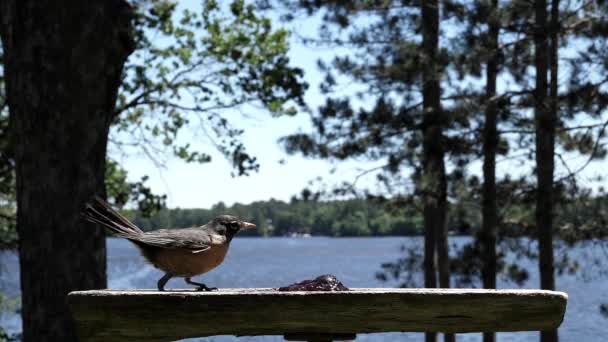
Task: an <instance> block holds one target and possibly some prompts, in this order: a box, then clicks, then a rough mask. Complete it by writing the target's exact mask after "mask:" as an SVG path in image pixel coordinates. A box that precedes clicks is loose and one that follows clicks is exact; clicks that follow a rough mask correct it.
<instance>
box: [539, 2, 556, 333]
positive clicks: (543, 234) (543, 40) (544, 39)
mask: <svg viewBox="0 0 608 342" xmlns="http://www.w3.org/2000/svg"><path fill="white" fill-rule="evenodd" d="M534 4H535V29H534V48H535V67H536V89H535V107H534V118H535V120H534V121H535V129H536V179H537V193H536V227H537V229H538V250H539V268H540V286H541V288H543V289H549V290H553V289H555V278H554V270H553V172H554V167H555V165H554V159H553V156H554V151H555V125H556V113H555V112H554V111H553V110H552V109H553V108H551V104H550V102H551V101H550V99H549V98H548V97H547V91H548V84H547V71H548V57H549V56H548V54H547V53H548V51H549V44H548V32H549V30H548V28H549V26H548V25H547V14H548V13H547V1H546V0H535V3H534ZM555 48H557V46H555ZM555 63H557V60H556V61H555ZM541 341H542V342H555V341H557V331H556V330H552V331H542V332H541Z"/></svg>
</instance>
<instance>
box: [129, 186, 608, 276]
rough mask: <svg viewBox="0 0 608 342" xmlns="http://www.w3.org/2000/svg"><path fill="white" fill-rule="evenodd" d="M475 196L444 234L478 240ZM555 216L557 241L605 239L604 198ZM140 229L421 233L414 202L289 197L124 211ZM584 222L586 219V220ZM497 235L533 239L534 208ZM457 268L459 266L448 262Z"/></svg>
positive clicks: (456, 211) (571, 205)
mask: <svg viewBox="0 0 608 342" xmlns="http://www.w3.org/2000/svg"><path fill="white" fill-rule="evenodd" d="M472 201H474V198H460V199H458V202H454V203H452V205H450V213H449V221H448V231H449V232H450V233H451V234H455V235H471V236H477V235H478V234H480V233H481V232H482V215H481V213H480V212H479V210H478V208H476V207H474V206H471V205H468V204H469V203H471V202H472ZM558 212H559V214H558V215H557V217H556V231H557V237H558V238H560V239H561V240H562V241H564V242H566V243H570V244H574V243H576V242H578V241H580V240H581V239H588V240H592V239H598V238H604V237H606V236H607V235H608V229H606V227H608V222H604V221H602V220H597V219H595V218H596V217H608V196H607V195H605V194H599V195H595V196H580V195H578V196H576V198H572V199H571V200H569V201H564V202H562V203H560V204H559V207H558ZM124 213H125V215H127V216H128V217H129V218H130V219H131V220H132V221H133V222H134V223H135V224H136V225H138V226H139V227H141V228H142V229H143V230H154V229H161V228H183V227H193V226H200V225H203V224H205V223H207V222H208V221H209V220H211V219H213V218H214V217H215V216H217V215H221V214H231V215H236V216H238V217H240V218H242V219H244V220H247V221H250V222H253V223H255V224H256V225H257V229H256V230H255V231H248V232H243V233H242V234H247V235H250V236H286V235H291V234H311V235H312V236H333V237H340V236H412V235H423V234H424V224H423V223H424V217H423V213H422V211H421V210H420V208H419V207H418V206H417V205H415V204H414V203H410V204H406V205H402V204H400V205H398V206H396V205H395V204H394V203H392V202H390V201H379V200H374V199H349V200H333V201H315V200H302V199H296V198H293V199H292V200H291V201H289V202H285V201H279V200H274V199H271V200H268V201H257V202H253V203H250V204H239V203H236V204H234V205H232V206H226V205H225V204H224V203H222V202H220V203H217V204H215V205H214V206H213V207H211V208H210V209H186V208H174V209H166V208H165V209H161V210H159V211H157V212H156V213H155V214H153V215H152V216H148V215H145V214H142V212H141V211H138V210H125V211H124ZM585 218H586V219H585ZM503 222H504V223H503V225H502V226H501V231H502V234H501V237H502V238H506V237H511V238H518V237H529V236H533V235H534V210H533V208H532V207H530V206H527V205H514V206H512V207H510V208H509V210H508V211H507V212H506V213H505V217H504V219H503ZM453 264H454V265H456V266H457V264H458V262H453Z"/></svg>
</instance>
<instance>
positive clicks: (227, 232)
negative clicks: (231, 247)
mask: <svg viewBox="0 0 608 342" xmlns="http://www.w3.org/2000/svg"><path fill="white" fill-rule="evenodd" d="M207 225H208V226H211V227H212V229H213V230H215V232H216V233H218V234H219V235H223V236H225V237H226V240H228V241H230V240H232V238H233V237H234V236H235V235H236V234H237V233H238V232H240V231H241V230H247V229H255V224H253V223H249V222H245V221H243V220H241V219H239V218H238V217H235V216H231V215H220V216H218V217H216V218H214V219H213V220H211V222H209V223H208V224H207Z"/></svg>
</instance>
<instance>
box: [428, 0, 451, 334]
mask: <svg viewBox="0 0 608 342" xmlns="http://www.w3.org/2000/svg"><path fill="white" fill-rule="evenodd" d="M421 7H422V8H421V11H422V40H423V41H422V49H423V53H424V57H423V60H424V64H423V75H422V83H423V87H422V88H423V90H422V92H423V102H424V104H423V105H424V111H425V117H424V122H423V132H422V133H423V160H422V168H423V170H422V191H423V201H424V231H425V242H424V247H425V249H424V274H425V277H424V279H425V286H426V287H436V286H437V276H436V270H435V256H437V261H438V266H439V285H440V286H441V287H449V285H450V284H449V282H450V278H449V259H448V243H447V222H446V220H447V179H446V174H445V164H444V146H443V129H442V126H443V124H444V122H443V121H444V118H443V116H442V114H441V100H440V99H441V88H440V79H441V75H440V74H441V71H440V67H439V65H438V63H437V62H438V53H437V50H438V45H439V3H438V1H437V0H425V1H422V2H421ZM453 338H454V335H453V334H447V335H446V341H453ZM435 340H436V334H435V333H427V334H426V341H427V342H428V341H435Z"/></svg>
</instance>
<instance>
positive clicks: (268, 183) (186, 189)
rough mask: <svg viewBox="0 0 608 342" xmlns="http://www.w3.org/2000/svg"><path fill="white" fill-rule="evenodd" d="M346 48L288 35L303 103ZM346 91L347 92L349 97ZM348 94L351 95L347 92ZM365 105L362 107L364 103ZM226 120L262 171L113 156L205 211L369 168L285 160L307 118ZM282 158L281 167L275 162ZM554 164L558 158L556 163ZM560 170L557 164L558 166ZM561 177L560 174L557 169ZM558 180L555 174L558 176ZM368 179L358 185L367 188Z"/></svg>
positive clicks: (220, 163) (173, 203) (311, 29)
mask: <svg viewBox="0 0 608 342" xmlns="http://www.w3.org/2000/svg"><path fill="white" fill-rule="evenodd" d="M185 3H186V5H185V6H187V7H190V6H192V7H193V9H194V8H195V7H196V6H197V4H198V2H194V1H192V2H185ZM318 23H319V21H318V20H315V19H312V20H307V21H301V22H299V23H298V24H296V25H297V26H296V27H295V29H296V30H297V31H298V32H300V33H301V34H304V35H306V34H307V35H314V34H315V32H316V29H317V27H318ZM345 51H346V50H342V51H340V50H337V49H328V48H311V47H307V46H303V45H302V44H300V43H299V42H298V40H297V39H296V38H295V37H292V48H291V50H290V53H289V55H290V58H291V62H292V65H294V66H298V67H300V68H302V69H304V71H305V80H306V81H307V82H308V83H309V85H310V88H309V90H308V92H307V94H306V101H307V104H308V105H309V106H310V107H311V108H317V107H318V105H319V104H321V103H323V102H324V97H323V96H322V95H321V94H320V93H319V90H318V85H319V83H320V82H321V80H322V77H323V75H322V74H321V73H320V72H319V71H318V70H317V66H316V61H317V59H319V58H322V59H326V60H329V59H330V58H331V57H332V56H333V55H335V54H336V53H337V52H338V53H344V52H345ZM348 92H349V90H348V89H347V90H346V93H348ZM351 92H352V91H351ZM363 104H365V103H363ZM229 115H230V117H229V119H230V120H231V122H232V124H233V125H234V126H236V127H239V128H242V129H244V131H245V133H244V135H243V137H242V141H243V142H244V143H245V146H246V147H247V150H248V151H249V152H251V153H252V154H253V155H255V156H256V157H257V158H258V160H259V162H260V165H261V166H260V170H259V172H257V173H252V174H251V175H250V176H247V177H232V176H231V171H232V169H231V166H230V164H229V163H228V162H227V161H226V160H225V159H224V158H223V156H221V155H220V154H219V153H217V151H215V150H214V148H213V147H212V146H211V145H210V144H208V146H207V145H204V144H200V143H199V145H198V146H199V147H201V148H202V149H203V150H204V151H206V152H209V153H211V155H212V157H213V162H211V163H207V164H202V165H201V164H186V163H184V162H182V161H180V160H177V159H175V158H168V159H167V162H166V166H165V167H164V168H158V167H156V166H155V165H154V163H152V162H151V161H150V160H149V159H148V158H146V157H145V156H140V155H135V156H133V155H129V156H121V155H119V154H117V153H112V152H111V156H112V157H113V158H116V159H118V160H119V161H120V162H121V163H122V165H123V166H124V167H125V168H126V169H127V171H128V172H129V178H130V179H132V180H137V179H139V178H140V177H141V176H144V175H148V176H149V177H150V179H149V181H148V185H149V186H151V188H152V189H153V190H154V191H155V192H156V193H164V194H167V196H168V201H167V205H168V206H169V207H171V208H173V207H181V208H209V207H211V206H212V205H213V204H215V203H217V202H220V201H222V202H224V203H226V204H228V205H230V204H233V203H235V202H239V203H250V202H252V201H256V200H268V199H270V198H275V199H281V200H289V198H290V197H291V196H293V195H295V194H298V193H299V192H300V191H301V190H302V189H303V188H305V187H306V186H307V184H308V182H309V181H311V180H313V179H315V178H316V177H323V178H324V179H325V181H326V182H327V183H329V184H331V183H336V182H340V181H343V180H352V179H353V178H354V177H355V175H356V174H357V173H358V172H359V171H360V170H361V169H364V168H369V167H372V166H373V165H372V164H371V163H369V162H364V161H350V162H347V163H342V164H340V165H338V166H339V167H338V168H337V169H336V170H337V171H336V172H333V173H332V172H331V170H332V169H334V168H335V166H336V165H332V164H330V163H329V162H326V161H321V160H312V159H305V158H303V157H301V156H288V155H286V154H285V153H284V152H283V151H282V149H281V148H280V146H279V145H278V144H277V140H278V139H279V138H280V137H282V136H284V135H287V134H290V133H294V132H298V131H307V130H308V129H309V118H308V115H307V114H299V115H297V116H295V117H279V118H273V117H271V116H270V115H269V114H267V113H265V112H264V111H261V110H259V109H248V111H247V115H242V114H240V113H231V114H229ZM568 159H569V162H571V163H572V164H573V165H572V169H576V165H580V164H582V163H583V162H584V158H580V157H576V156H569V157H568ZM281 160H284V161H285V162H284V163H280V162H279V161H281ZM556 162H557V160H556ZM497 166H498V170H497V171H498V174H499V175H500V174H504V173H512V174H513V173H514V174H517V173H518V172H529V169H530V167H531V165H524V166H521V165H519V164H516V163H513V162H510V161H505V162H499V163H498V165H497ZM605 167H606V162H604V161H602V162H595V163H593V164H592V165H591V166H590V167H589V168H588V169H587V170H586V172H585V173H584V174H583V175H582V177H581V182H582V185H587V186H590V185H593V184H596V183H594V182H593V180H592V178H593V177H594V176H595V175H597V174H598V173H599V174H601V173H603V169H604V168H605ZM558 168H559V165H558ZM480 170H481V164H480V163H479V162H477V163H473V164H472V165H471V167H470V172H471V173H476V174H479V173H480ZM558 173H559V170H558ZM557 177H559V175H557ZM371 178H372V177H368V180H367V181H366V180H364V181H363V182H361V183H364V184H365V183H366V182H367V184H371V183H369V182H371Z"/></svg>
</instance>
